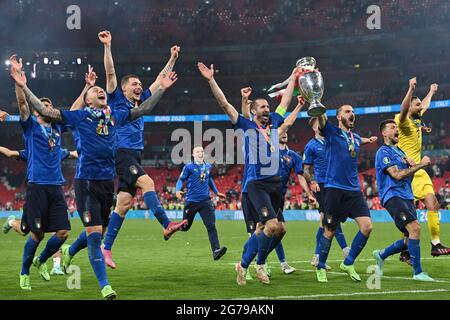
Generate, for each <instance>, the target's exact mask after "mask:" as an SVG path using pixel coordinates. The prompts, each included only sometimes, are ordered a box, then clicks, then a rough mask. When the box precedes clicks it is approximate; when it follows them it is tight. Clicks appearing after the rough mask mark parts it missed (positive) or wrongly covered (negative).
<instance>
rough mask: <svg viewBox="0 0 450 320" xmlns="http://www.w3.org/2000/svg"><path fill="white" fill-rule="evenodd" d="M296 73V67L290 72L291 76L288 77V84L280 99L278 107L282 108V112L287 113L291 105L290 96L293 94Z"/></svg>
mask: <svg viewBox="0 0 450 320" xmlns="http://www.w3.org/2000/svg"><path fill="white" fill-rule="evenodd" d="M297 73H298V67H295V68H294V70H292V73H291V76H290V77H289V82H288V85H287V87H286V91H285V92H284V93H283V97H282V98H281V102H280V105H279V107H281V108H283V109H284V111H287V110H288V108H289V105H290V104H291V101H292V94H293V93H294V87H295V79H297Z"/></svg>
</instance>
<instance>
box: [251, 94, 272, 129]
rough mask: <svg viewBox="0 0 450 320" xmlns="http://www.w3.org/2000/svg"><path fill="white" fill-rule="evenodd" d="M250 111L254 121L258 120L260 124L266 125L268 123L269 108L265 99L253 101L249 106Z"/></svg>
mask: <svg viewBox="0 0 450 320" xmlns="http://www.w3.org/2000/svg"><path fill="white" fill-rule="evenodd" d="M250 111H251V112H252V114H253V117H254V119H256V120H258V121H259V122H260V123H261V124H263V125H266V124H267V123H269V115H270V106H269V103H268V102H267V100H266V99H256V100H254V101H253V102H252V104H251V105H250Z"/></svg>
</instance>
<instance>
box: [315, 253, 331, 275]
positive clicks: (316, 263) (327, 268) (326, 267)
mask: <svg viewBox="0 0 450 320" xmlns="http://www.w3.org/2000/svg"><path fill="white" fill-rule="evenodd" d="M311 265H312V266H313V267H316V268H317V266H318V265H319V256H318V255H317V254H315V255H313V257H312V259H311ZM325 269H326V270H327V271H330V270H331V267H330V266H329V265H327V264H326V265H325Z"/></svg>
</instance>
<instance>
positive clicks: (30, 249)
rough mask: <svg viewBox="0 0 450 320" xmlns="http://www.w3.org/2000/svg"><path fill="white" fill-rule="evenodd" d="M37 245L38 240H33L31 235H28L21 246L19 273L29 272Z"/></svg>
mask: <svg viewBox="0 0 450 320" xmlns="http://www.w3.org/2000/svg"><path fill="white" fill-rule="evenodd" d="M38 245H39V242H36V241H34V240H33V239H32V238H31V236H30V237H28V239H27V241H26V242H25V246H24V248H23V257H22V271H21V272H20V274H21V275H24V274H26V275H29V274H30V267H31V264H32V263H33V258H34V254H35V253H36V249H37V247H38Z"/></svg>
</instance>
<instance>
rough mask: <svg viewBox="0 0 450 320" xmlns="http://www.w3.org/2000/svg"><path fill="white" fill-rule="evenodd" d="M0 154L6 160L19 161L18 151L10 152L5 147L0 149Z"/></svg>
mask: <svg viewBox="0 0 450 320" xmlns="http://www.w3.org/2000/svg"><path fill="white" fill-rule="evenodd" d="M0 153H1V154H3V155H4V156H5V157H7V158H13V159H19V151H15V150H11V149H8V148H5V147H0Z"/></svg>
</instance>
